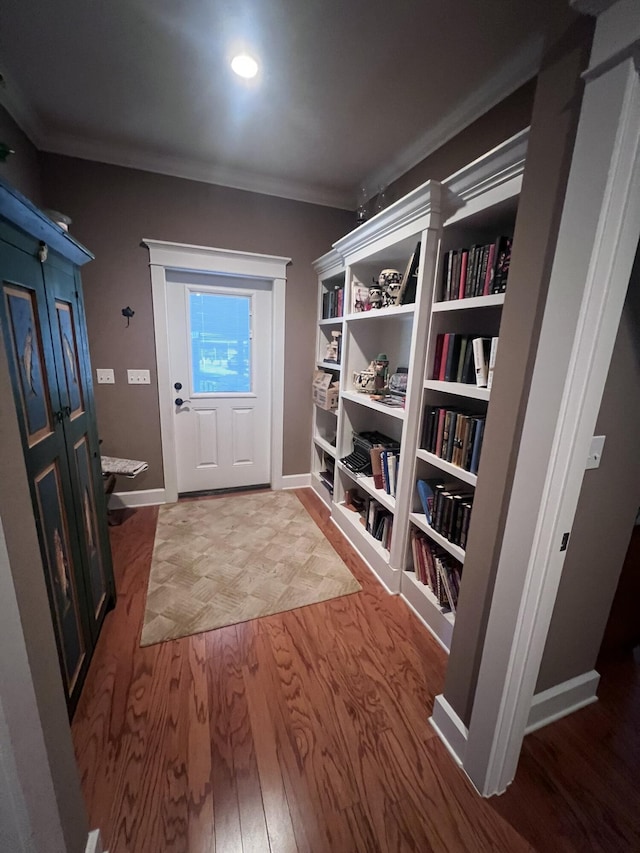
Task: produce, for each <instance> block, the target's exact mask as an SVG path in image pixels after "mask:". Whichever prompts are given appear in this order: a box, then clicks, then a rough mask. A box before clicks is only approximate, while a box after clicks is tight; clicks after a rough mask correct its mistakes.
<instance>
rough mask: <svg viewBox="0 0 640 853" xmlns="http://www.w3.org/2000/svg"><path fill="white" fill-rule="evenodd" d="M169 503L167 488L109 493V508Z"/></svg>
mask: <svg viewBox="0 0 640 853" xmlns="http://www.w3.org/2000/svg"><path fill="white" fill-rule="evenodd" d="M164 503H167V497H166V492H165V489H139V490H138V491H134V492H113V494H111V495H109V509H124V508H125V507H128V506H157V505H158V504H164Z"/></svg>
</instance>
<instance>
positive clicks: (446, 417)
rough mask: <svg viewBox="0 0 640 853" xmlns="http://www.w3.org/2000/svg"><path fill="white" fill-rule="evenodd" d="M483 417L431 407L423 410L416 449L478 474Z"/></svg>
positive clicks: (444, 407)
mask: <svg viewBox="0 0 640 853" xmlns="http://www.w3.org/2000/svg"><path fill="white" fill-rule="evenodd" d="M484 424H485V415H474V414H469V413H465V412H460V411H458V410H457V409H449V408H447V407H446V406H431V407H429V408H426V409H425V411H424V420H423V423H422V441H421V442H420V446H421V447H422V448H423V449H424V450H427V451H428V452H429V453H433V454H434V455H435V456H438V457H440V459H444V460H446V461H447V462H451V464H452V465H457V466H458V468H464V470H465V471H470V472H471V473H472V474H477V473H478V465H479V463H480V452H481V450H482V439H483V437H484Z"/></svg>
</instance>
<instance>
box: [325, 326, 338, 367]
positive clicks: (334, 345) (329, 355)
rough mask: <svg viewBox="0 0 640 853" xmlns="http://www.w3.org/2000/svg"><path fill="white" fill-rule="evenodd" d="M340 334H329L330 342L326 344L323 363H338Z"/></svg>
mask: <svg viewBox="0 0 640 853" xmlns="http://www.w3.org/2000/svg"><path fill="white" fill-rule="evenodd" d="M341 337H342V332H331V340H330V341H329V343H328V344H327V351H326V353H325V356H324V360H325V361H335V362H336V364H339V363H340V339H341Z"/></svg>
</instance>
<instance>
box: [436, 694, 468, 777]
mask: <svg viewBox="0 0 640 853" xmlns="http://www.w3.org/2000/svg"><path fill="white" fill-rule="evenodd" d="M429 722H430V723H431V725H432V726H433V728H434V729H435V730H436V732H437V733H438V737H439V738H440V740H441V741H442V742H443V743H444V745H445V746H446V747H447V749H448V750H449V752H450V753H451V756H452V757H453V759H454V761H455V762H456V764H458V765H459V766H460V767H462V762H463V761H464V754H465V752H466V749H467V738H468V736H469V730H468V729H467V727H466V726H465V724H464V723H463V722H462V720H461V719H460V717H459V716H458V715H457V714H456V712H455V711H454V710H453V708H452V707H451V705H450V704H449V703H448V702H447V700H446V699H445V698H444V696H443V695H442V694H440V695H439V696H436V699H435V702H434V703H433V714H432V715H431V716H430V717H429Z"/></svg>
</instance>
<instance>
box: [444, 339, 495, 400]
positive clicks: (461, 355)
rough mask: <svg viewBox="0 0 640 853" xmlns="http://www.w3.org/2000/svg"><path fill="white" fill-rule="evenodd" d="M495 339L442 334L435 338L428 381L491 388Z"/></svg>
mask: <svg viewBox="0 0 640 853" xmlns="http://www.w3.org/2000/svg"><path fill="white" fill-rule="evenodd" d="M497 353H498V338H483V337H479V336H476V335H460V334H458V333H455V332H444V333H442V334H439V335H438V336H437V337H436V349H435V353H434V358H433V373H432V377H431V378H432V379H438V380H439V381H440V382H461V383H463V384H465V385H473V383H474V382H475V384H476V385H477V386H478V388H491V385H492V383H493V370H494V367H495V363H496V355H497Z"/></svg>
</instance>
